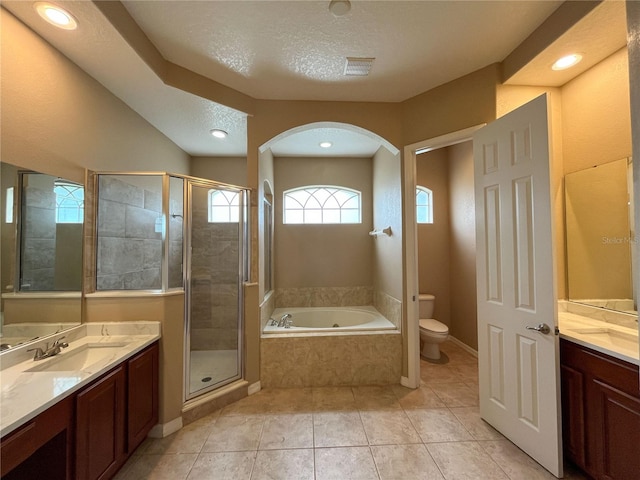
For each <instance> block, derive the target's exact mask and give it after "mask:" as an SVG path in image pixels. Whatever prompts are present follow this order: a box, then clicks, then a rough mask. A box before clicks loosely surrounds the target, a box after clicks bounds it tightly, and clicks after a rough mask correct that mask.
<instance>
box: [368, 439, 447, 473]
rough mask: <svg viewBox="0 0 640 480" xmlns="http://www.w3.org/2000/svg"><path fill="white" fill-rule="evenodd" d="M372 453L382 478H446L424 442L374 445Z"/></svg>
mask: <svg viewBox="0 0 640 480" xmlns="http://www.w3.org/2000/svg"><path fill="white" fill-rule="evenodd" d="M371 453H372V454H373V459H374V460H375V462H376V466H377V467H378V473H379V474H380V479H381V480H404V479H412V480H414V479H415V480H439V479H444V477H443V476H442V474H441V473H440V470H438V467H437V466H436V464H435V462H434V461H433V459H432V458H431V455H429V452H427V449H426V447H425V446H424V445H422V444H416V445H381V446H373V447H371Z"/></svg>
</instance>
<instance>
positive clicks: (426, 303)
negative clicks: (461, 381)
mask: <svg viewBox="0 0 640 480" xmlns="http://www.w3.org/2000/svg"><path fill="white" fill-rule="evenodd" d="M418 300H419V302H420V305H419V308H420V340H421V341H422V351H421V352H420V355H421V356H422V357H423V358H425V359H428V360H439V359H440V344H441V343H442V342H444V341H445V340H446V339H447V337H448V336H449V327H447V326H446V325H445V324H444V323H441V322H439V321H437V320H436V319H434V318H432V317H433V307H434V305H435V300H436V297H435V296H433V295H431V294H429V293H421V294H420V295H419V297H418Z"/></svg>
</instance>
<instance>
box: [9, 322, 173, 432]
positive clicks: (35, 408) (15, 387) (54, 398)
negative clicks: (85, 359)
mask: <svg viewBox="0 0 640 480" xmlns="http://www.w3.org/2000/svg"><path fill="white" fill-rule="evenodd" d="M62 336H64V337H65V341H66V342H68V343H69V347H68V348H66V349H64V350H62V352H61V353H60V354H58V355H57V356H55V357H51V358H48V359H45V360H40V361H38V362H35V361H34V360H33V353H32V352H27V349H28V348H35V347H44V344H45V340H47V339H44V340H43V341H41V342H35V343H30V344H28V345H24V346H20V347H16V348H14V349H11V350H9V351H6V352H4V353H3V354H2V356H1V357H0V368H1V371H0V436H2V437H4V436H5V435H7V434H9V433H11V432H12V431H14V430H15V429H17V428H18V427H20V426H21V425H23V424H25V423H26V422H28V421H29V420H31V419H32V418H34V417H35V416H37V415H38V414H40V413H42V412H43V411H45V410H46V409H47V408H49V407H51V406H52V405H55V404H56V403H57V402H59V401H60V400H62V399H63V398H65V397H67V396H69V395H71V394H72V393H74V392H76V391H77V390H79V389H81V388H82V387H83V386H85V385H87V384H89V383H90V382H91V381H93V380H95V379H96V378H98V377H99V376H100V375H102V374H103V373H106V372H108V371H109V370H110V369H111V368H113V367H114V366H116V365H118V364H119V363H121V362H122V361H124V360H126V359H127V358H130V357H132V356H133V355H135V354H136V353H138V352H139V351H141V350H143V349H144V348H145V347H147V346H148V345H151V344H152V343H153V342H155V341H156V340H158V339H159V338H160V323H159V322H122V323H97V324H93V323H89V324H83V325H80V326H78V327H75V328H73V329H71V330H67V331H65V332H64V333H63V334H59V335H55V336H54V337H50V338H49V339H48V340H49V341H52V340H54V339H55V338H60V337H62ZM97 343H100V344H104V345H108V344H115V345H118V344H120V346H117V347H114V348H113V349H109V354H108V355H106V356H105V357H104V358H101V359H100V360H98V361H96V362H95V363H92V364H90V365H89V366H88V367H86V368H84V369H82V370H78V371H35V372H28V371H26V370H28V369H32V368H33V367H40V366H42V367H46V362H52V361H59V360H60V359H61V357H64V356H65V355H66V356H70V355H72V354H73V353H74V352H77V351H78V350H79V349H83V348H86V347H87V346H88V345H89V344H97Z"/></svg>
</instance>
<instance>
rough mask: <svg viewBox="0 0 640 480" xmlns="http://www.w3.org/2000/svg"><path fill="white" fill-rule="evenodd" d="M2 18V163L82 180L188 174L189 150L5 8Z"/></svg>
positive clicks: (0, 100) (0, 70)
mask: <svg viewBox="0 0 640 480" xmlns="http://www.w3.org/2000/svg"><path fill="white" fill-rule="evenodd" d="M0 15H1V22H2V41H1V43H0V45H1V48H2V50H1V61H2V65H1V67H2V68H1V69H0V74H1V79H2V90H1V92H0V102H1V103H2V111H1V120H2V122H1V123H2V131H1V145H0V146H1V149H2V159H3V160H4V161H6V162H10V163H13V164H16V165H21V166H23V167H27V168H32V169H34V170H37V171H42V172H45V173H51V174H54V175H60V176H63V177H65V178H68V179H69V180H74V181H77V182H83V181H84V177H83V174H82V168H90V169H93V170H155V171H157V170H167V171H171V172H175V173H188V168H189V164H188V162H189V157H188V155H187V154H186V153H185V152H183V151H182V150H180V148H178V147H177V146H176V145H175V144H174V143H172V142H171V141H170V140H169V139H167V138H166V137H165V136H164V135H162V134H161V133H160V132H159V131H158V130H156V129H155V128H154V127H153V126H152V125H150V124H149V123H148V122H147V121H146V120H144V119H143V118H142V117H140V116H139V115H138V114H137V113H136V112H134V111H133V110H132V109H131V108H130V107H128V106H127V105H126V104H125V103H124V102H122V101H121V100H120V99H118V98H117V97H115V96H114V95H113V94H111V93H110V92H109V91H107V90H106V89H105V88H104V87H103V86H102V85H100V84H99V83H98V82H96V81H95V80H94V79H93V78H91V77H90V76H89V75H87V74H86V73H85V72H84V71H82V70H81V69H80V68H78V67H77V66H76V65H75V64H73V63H71V62H70V61H69V60H68V59H67V58H66V57H64V56H63V55H62V54H61V53H60V52H58V51H57V50H55V49H54V48H52V47H51V46H50V45H49V44H48V43H46V42H45V41H44V40H43V39H42V38H41V37H39V36H37V35H36V34H34V32H33V31H31V30H30V29H28V28H27V27H26V26H25V25H24V24H22V23H21V22H19V21H18V20H17V19H16V18H15V17H13V16H12V15H11V14H10V13H8V12H7V11H6V10H4V9H2V10H1V11H0ZM45 79H46V81H44V80H45ZM78 167H82V168H78Z"/></svg>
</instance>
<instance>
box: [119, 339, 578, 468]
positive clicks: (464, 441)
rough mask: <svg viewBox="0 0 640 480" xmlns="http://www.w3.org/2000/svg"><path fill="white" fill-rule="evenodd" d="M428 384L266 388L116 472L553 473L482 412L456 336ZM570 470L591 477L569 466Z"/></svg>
mask: <svg viewBox="0 0 640 480" xmlns="http://www.w3.org/2000/svg"><path fill="white" fill-rule="evenodd" d="M442 351H443V352H444V353H445V355H446V356H447V358H448V360H449V361H448V363H444V364H432V363H427V362H425V361H421V377H422V385H421V387H420V388H418V389H416V390H411V389H407V388H404V387H402V386H400V385H393V386H384V387H381V386H364V387H322V388H292V389H265V390H262V391H261V392H259V393H257V394H255V395H252V396H250V397H247V398H244V399H242V400H240V401H239V402H236V403H233V404H231V405H228V406H227V407H225V408H223V409H222V410H220V411H217V412H214V413H212V414H211V415H208V416H207V417H204V418H202V419H200V420H198V421H196V422H194V423H191V424H190V425H187V426H186V427H184V428H183V429H182V430H180V431H179V432H176V433H174V434H173V435H170V436H168V437H166V438H163V439H147V440H145V442H144V443H143V444H142V445H141V446H140V448H139V449H138V450H137V451H136V452H135V453H134V456H133V457H131V458H130V459H129V461H128V462H127V464H125V465H124V467H123V468H122V470H121V471H120V472H119V473H118V475H117V476H116V479H117V480H142V479H171V480H184V479H186V480H196V479H207V480H226V479H230V480H231V479H232V480H239V479H256V480H257V479H277V480H286V479H292V480H304V479H310V480H343V479H362V480H377V479H382V480H384V479H394V480H404V479H412V480H413V479H433V480H435V479H441V480H442V479H446V480H454V479H474V480H476V479H477V480H480V479H491V480H500V479H503V480H520V479H522V480H536V479H549V480H551V479H554V478H555V477H554V476H552V475H550V474H549V473H548V472H547V471H546V470H544V469H543V468H542V467H540V466H539V465H538V464H537V463H536V462H534V461H533V460H532V459H531V458H530V457H528V456H527V455H526V454H524V453H523V452H522V451H521V450H519V449H518V448H517V447H516V446H514V445H513V444H512V443H511V442H509V441H508V440H507V439H505V438H504V437H503V436H502V435H501V434H500V433H498V432H497V431H496V430H494V429H493V428H492V427H490V426H489V425H488V424H486V423H485V422H484V421H483V420H481V419H480V416H479V412H478V376H477V360H476V359H475V358H474V357H473V356H472V355H470V354H469V353H467V352H466V351H465V350H463V349H461V348H460V347H458V346H457V345H456V344H454V343H452V342H445V343H444V344H442ZM565 478H570V479H581V480H586V479H587V477H585V476H583V475H581V474H580V473H578V472H577V471H576V470H574V469H572V468H571V467H570V466H567V467H566V468H565Z"/></svg>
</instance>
